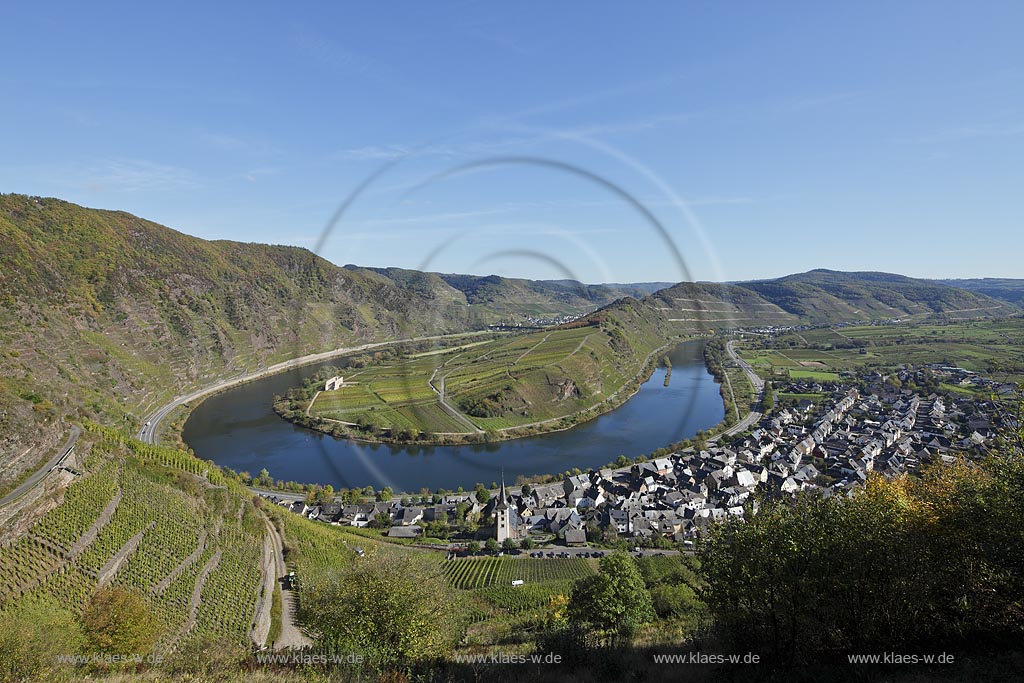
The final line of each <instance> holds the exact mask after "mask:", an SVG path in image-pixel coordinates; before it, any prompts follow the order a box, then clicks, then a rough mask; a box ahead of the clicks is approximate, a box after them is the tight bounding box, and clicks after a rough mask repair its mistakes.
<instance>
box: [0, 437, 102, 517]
mask: <svg viewBox="0 0 1024 683" xmlns="http://www.w3.org/2000/svg"><path fill="white" fill-rule="evenodd" d="M81 434H82V428H81V427H79V426H78V425H71V433H70V434H69V435H68V440H67V441H66V442H65V443H64V447H63V448H61V449H60V450H59V451H57V454H56V455H54V456H53V457H52V458H50V459H49V460H48V461H47V462H46V464H45V465H43V466H42V467H40V468H39V469H38V470H36V471H35V472H34V473H33V474H32V476H30V477H29V478H28V479H26V480H25V481H23V482H22V483H21V484H20V485H19V486H18V487H17V488H16V489H14V490H13V491H11V492H10V493H8V494H7V495H6V496H4V497H3V498H0V507H3V506H4V505H7V504H8V503H11V502H13V501H15V500H17V499H18V498H21V497H22V496H23V495H25V494H26V493H28V492H29V491H30V490H32V488H33V487H35V485H36V484H38V483H39V482H40V481H42V479H43V477H45V476H46V475H47V474H49V473H50V471H51V470H53V468H54V467H56V465H57V463H59V462H60V461H61V460H63V459H64V458H65V457H66V456H67V454H68V453H70V452H71V449H72V448H74V447H75V442H76V441H78V437H79V436H80V435H81Z"/></svg>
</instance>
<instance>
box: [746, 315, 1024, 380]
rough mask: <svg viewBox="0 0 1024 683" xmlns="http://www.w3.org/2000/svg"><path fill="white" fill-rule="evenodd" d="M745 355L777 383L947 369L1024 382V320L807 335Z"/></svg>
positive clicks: (850, 329)
mask: <svg viewBox="0 0 1024 683" xmlns="http://www.w3.org/2000/svg"><path fill="white" fill-rule="evenodd" d="M741 355H742V356H743V358H744V359H745V360H746V361H747V362H749V363H750V364H751V365H752V366H753V367H754V369H755V370H757V372H758V373H759V374H760V375H762V376H763V377H765V378H775V379H780V378H781V379H785V378H787V377H788V378H792V379H814V380H817V381H829V380H831V381H835V380H836V379H838V376H839V373H842V372H844V371H859V370H862V369H879V370H886V369H891V368H896V367H899V366H900V365H904V364H913V365H924V364H928V363H944V364H949V365H955V366H959V367H963V368H966V369H968V370H973V371H975V372H979V373H984V374H986V375H988V376H990V377H992V378H993V379H997V380H1005V381H1016V382H1021V381H1024V318H1021V317H1015V318H1005V319H999V320H979V321H971V322H961V323H950V324H944V325H939V324H917V323H904V324H895V325H865V326H860V327H841V328H821V329H814V330H805V331H801V332H799V333H797V332H793V333H789V334H785V335H781V336H779V337H777V338H775V339H773V340H772V341H771V343H770V345H769V347H768V348H757V347H753V346H748V347H746V348H743V349H742V350H741ZM951 390H954V391H960V392H970V390H969V389H966V388H963V387H951Z"/></svg>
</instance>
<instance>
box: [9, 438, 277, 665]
mask: <svg viewBox="0 0 1024 683" xmlns="http://www.w3.org/2000/svg"><path fill="white" fill-rule="evenodd" d="M77 452H78V455H77V461H76V462H75V464H76V465H77V470H76V471H77V472H78V474H76V475H74V476H72V475H70V474H67V475H65V476H66V477H67V478H69V479H70V482H69V483H68V485H67V486H66V488H60V487H58V488H57V489H56V490H55V491H53V492H52V493H49V494H47V495H50V496H52V497H53V500H52V501H50V502H49V504H46V501H41V504H40V505H39V506H36V507H35V508H33V510H32V511H28V510H23V511H21V512H19V513H18V514H17V515H16V516H15V518H14V519H10V520H6V521H5V529H6V530H14V529H19V528H21V529H25V531H24V532H23V533H21V534H20V535H18V536H17V537H16V538H14V539H11V538H4V539H3V541H4V543H3V544H0V568H2V570H3V571H2V578H0V613H3V614H5V616H6V613H9V612H10V611H11V610H16V609H18V608H19V607H20V606H23V605H25V604H27V603H30V602H38V601H50V602H52V603H53V604H55V605H59V609H61V610H64V611H66V612H67V613H69V615H71V616H72V617H74V618H78V617H79V616H80V615H81V614H82V612H83V610H85V609H86V608H87V606H88V604H89V602H90V599H91V598H92V596H93V595H94V593H95V592H96V591H97V590H98V589H99V588H111V589H121V590H126V591H130V592H132V593H134V594H136V595H138V596H141V597H142V599H143V601H144V605H145V613H146V615H147V618H150V617H151V618H152V619H153V621H154V622H155V633H154V637H153V639H152V645H151V646H152V648H153V649H154V651H169V650H175V649H178V648H183V647H188V643H189V642H190V641H193V640H197V639H199V640H201V639H204V638H214V639H217V640H220V641H223V642H228V643H233V644H236V645H238V646H239V647H242V646H244V645H245V644H246V643H248V641H249V638H250V629H251V627H252V624H253V618H254V614H255V611H256V605H257V600H258V598H259V597H260V591H259V587H260V548H261V545H262V538H263V535H264V533H265V523H264V521H263V518H262V516H261V515H260V513H259V512H258V511H257V510H256V508H255V507H253V504H252V501H251V499H250V497H249V496H248V495H246V494H245V491H244V489H242V488H241V487H240V486H239V485H237V484H230V485H229V484H228V482H225V481H224V480H223V478H222V477H221V476H220V473H219V470H217V469H216V468H213V467H211V466H209V465H207V464H205V463H203V462H201V461H199V460H196V459H195V458H192V457H191V456H189V455H187V454H185V453H182V452H180V451H174V450H172V449H169V448H164V447H159V446H144V445H142V444H140V443H139V442H137V441H132V440H129V439H126V438H125V437H123V436H121V435H120V434H118V433H116V432H114V431H112V430H108V429H105V428H101V427H96V426H94V427H91V428H90V429H89V430H88V431H87V432H86V433H85V434H84V435H83V437H82V438H81V439H80V441H79V445H78V447H77ZM50 508H52V509H50ZM47 510H48V511H47ZM4 535H5V536H7V533H5V534H4ZM197 597H200V598H201V600H197V599H196V598H197Z"/></svg>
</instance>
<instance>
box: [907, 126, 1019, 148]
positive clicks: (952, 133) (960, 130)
mask: <svg viewBox="0 0 1024 683" xmlns="http://www.w3.org/2000/svg"><path fill="white" fill-rule="evenodd" d="M1017 135H1024V123H977V124H971V125H964V126H956V127H952V128H946V129H943V130H937V131H935V132H933V133H929V134H926V135H922V136H920V137H917V138H911V139H909V140H907V141H906V142H911V143H916V144H922V145H931V144H939V143H946V142H960V141H962V140H974V139H978V138H1005V137H1014V136H1017Z"/></svg>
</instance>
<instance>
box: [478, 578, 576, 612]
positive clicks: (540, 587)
mask: <svg viewBox="0 0 1024 683" xmlns="http://www.w3.org/2000/svg"><path fill="white" fill-rule="evenodd" d="M571 592H572V581H551V582H548V583H534V584H526V585H522V586H492V587H491V588H480V589H478V590H476V591H474V593H476V594H477V595H479V596H480V597H481V598H483V599H484V600H486V601H487V602H488V603H489V604H490V605H491V606H493V607H495V608H497V609H499V610H504V611H505V612H508V613H509V614H518V613H520V612H529V611H532V610H541V609H544V608H546V607H547V606H548V604H550V602H551V598H553V597H555V596H556V595H569V594H570V593H571Z"/></svg>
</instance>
